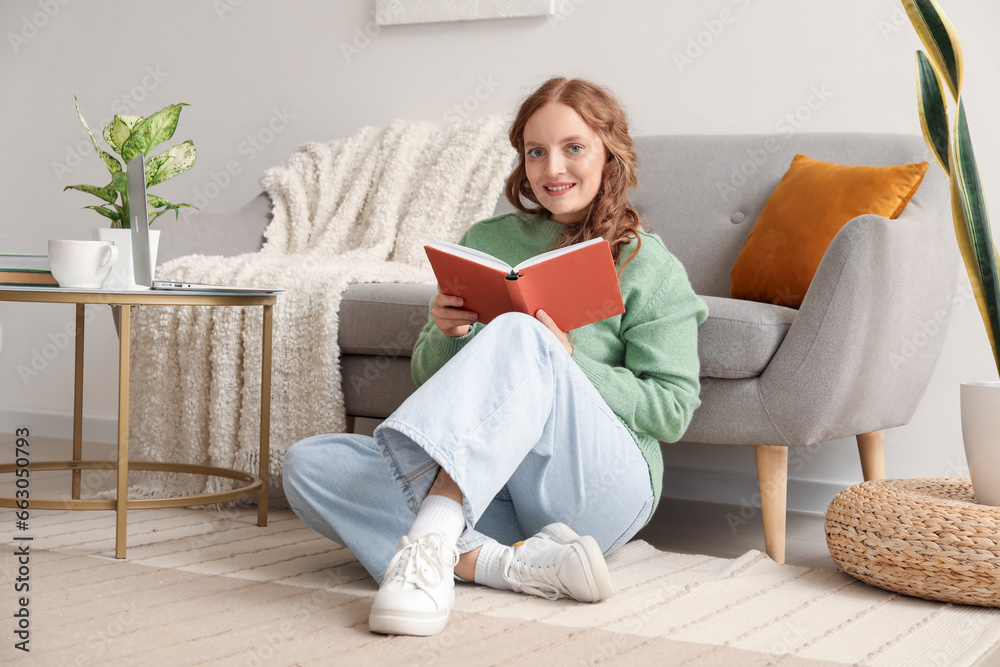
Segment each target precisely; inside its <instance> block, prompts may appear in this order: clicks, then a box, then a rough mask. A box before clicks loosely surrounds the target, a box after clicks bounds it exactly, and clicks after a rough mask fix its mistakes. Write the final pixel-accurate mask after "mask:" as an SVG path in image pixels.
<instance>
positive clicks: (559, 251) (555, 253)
mask: <svg viewBox="0 0 1000 667" xmlns="http://www.w3.org/2000/svg"><path fill="white" fill-rule="evenodd" d="M602 241H604V239H602V238H597V239H590V240H589V241H581V242H580V243H574V244H573V245H570V246H566V247H565V248H556V249H555V250H549V251H548V252H543V253H542V254H541V255H535V256H534V257H531V258H529V259H526V260H524V261H523V262H521V263H520V264H518V265H517V266H515V267H514V269H515V270H516V271H518V272H520V271H521V269H524V268H527V267H529V266H533V265H535V264H540V263H541V262H544V261H546V260H549V259H552V258H554V257H559V256H560V255H565V254H566V253H568V252H575V251H577V250H581V249H583V248H586V247H588V246H592V245H594V244H595V243H601V242H602Z"/></svg>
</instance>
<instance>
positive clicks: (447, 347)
mask: <svg viewBox="0 0 1000 667" xmlns="http://www.w3.org/2000/svg"><path fill="white" fill-rule="evenodd" d="M482 327H483V325H482V324H480V323H478V322H476V323H475V324H473V325H472V326H471V327H469V333H467V334H465V335H464V336H457V337H451V336H446V335H444V334H443V333H441V330H440V329H438V328H437V325H435V324H434V318H433V317H430V316H428V321H427V324H425V325H424V328H423V331H421V332H420V336H419V337H418V338H417V342H416V343H415V344H414V345H413V358H412V359H411V360H410V374H411V375H412V376H413V381H414V382H415V383H416V385H417V386H418V387H419V386H420V385H422V384H423V383H425V382H427V380H428V379H430V377H431V376H432V375H434V374H435V373H437V372H438V371H439V370H441V367H442V366H444V365H445V364H446V363H448V361H449V360H450V359H451V358H452V357H454V356H455V355H456V354H458V352H459V351H460V350H461V349H462V348H463V347H465V346H466V345H467V344H468V343H469V341H471V340H472V337H473V336H475V335H476V332H477V331H478V330H479V329H482Z"/></svg>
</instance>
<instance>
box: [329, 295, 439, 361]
mask: <svg viewBox="0 0 1000 667" xmlns="http://www.w3.org/2000/svg"><path fill="white" fill-rule="evenodd" d="M435 294H437V285H424V284H416V285H415V284H412V283H356V284H354V285H348V287H347V289H346V290H344V296H343V298H342V299H341V301H340V328H339V330H338V335H337V341H338V343H339V344H340V353H341V354H373V355H389V356H403V357H409V356H410V354H411V353H412V352H413V345H414V344H415V343H416V342H417V337H418V336H419V335H420V331H421V330H422V329H423V328H424V325H425V324H427V317H428V315H429V313H430V303H431V299H433V298H434V295H435Z"/></svg>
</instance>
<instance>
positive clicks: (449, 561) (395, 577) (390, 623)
mask: <svg viewBox="0 0 1000 667" xmlns="http://www.w3.org/2000/svg"><path fill="white" fill-rule="evenodd" d="M457 564H458V552H457V551H456V549H455V547H454V545H448V544H445V543H444V540H443V539H442V537H441V536H440V535H438V534H437V533H429V534H427V535H422V536H421V537H419V538H417V539H410V538H409V537H403V538H402V539H401V540H399V544H398V545H397V547H396V555H395V556H394V557H393V559H392V561H391V562H390V563H389V567H388V568H386V571H385V578H384V579H383V580H382V585H381V586H380V587H379V589H378V593H376V594H375V601H374V602H373V603H372V611H371V614H370V615H369V617H368V629H369V630H371V631H372V632H379V633H382V634H386V635H416V636H419V637H426V636H428V635H436V634H437V633H439V632H441V631H442V630H444V626H445V624H446V623H447V622H448V615H449V614H450V613H451V608H452V606H454V604H455V576H454V573H455V565H457Z"/></svg>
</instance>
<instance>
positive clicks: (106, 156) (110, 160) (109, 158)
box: [73, 95, 122, 175]
mask: <svg viewBox="0 0 1000 667" xmlns="http://www.w3.org/2000/svg"><path fill="white" fill-rule="evenodd" d="M73 102H74V103H75V104H76V115H77V117H78V118H79V119H80V122H81V123H83V127H84V129H85V130H87V136H88V137H90V142H91V143H92V144H94V150H95V151H97V155H98V156H99V157H100V158H101V161H102V162H104V165H105V166H106V167H107V168H108V171H109V172H110V173H111V174H112V175H114V174H117V173H118V172H120V171H121V170H122V165H121V163H120V162H118V159H117V158H116V157H115V156H113V155H111V154H110V153H108V152H107V151H105V150H103V149H102V148H101V147H100V146H98V145H97V139H95V138H94V133H93V132H91V131H90V125H87V121H86V119H85V118H84V117H83V113H81V112H80V101H79V100H78V99H76V95H74V96H73Z"/></svg>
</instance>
